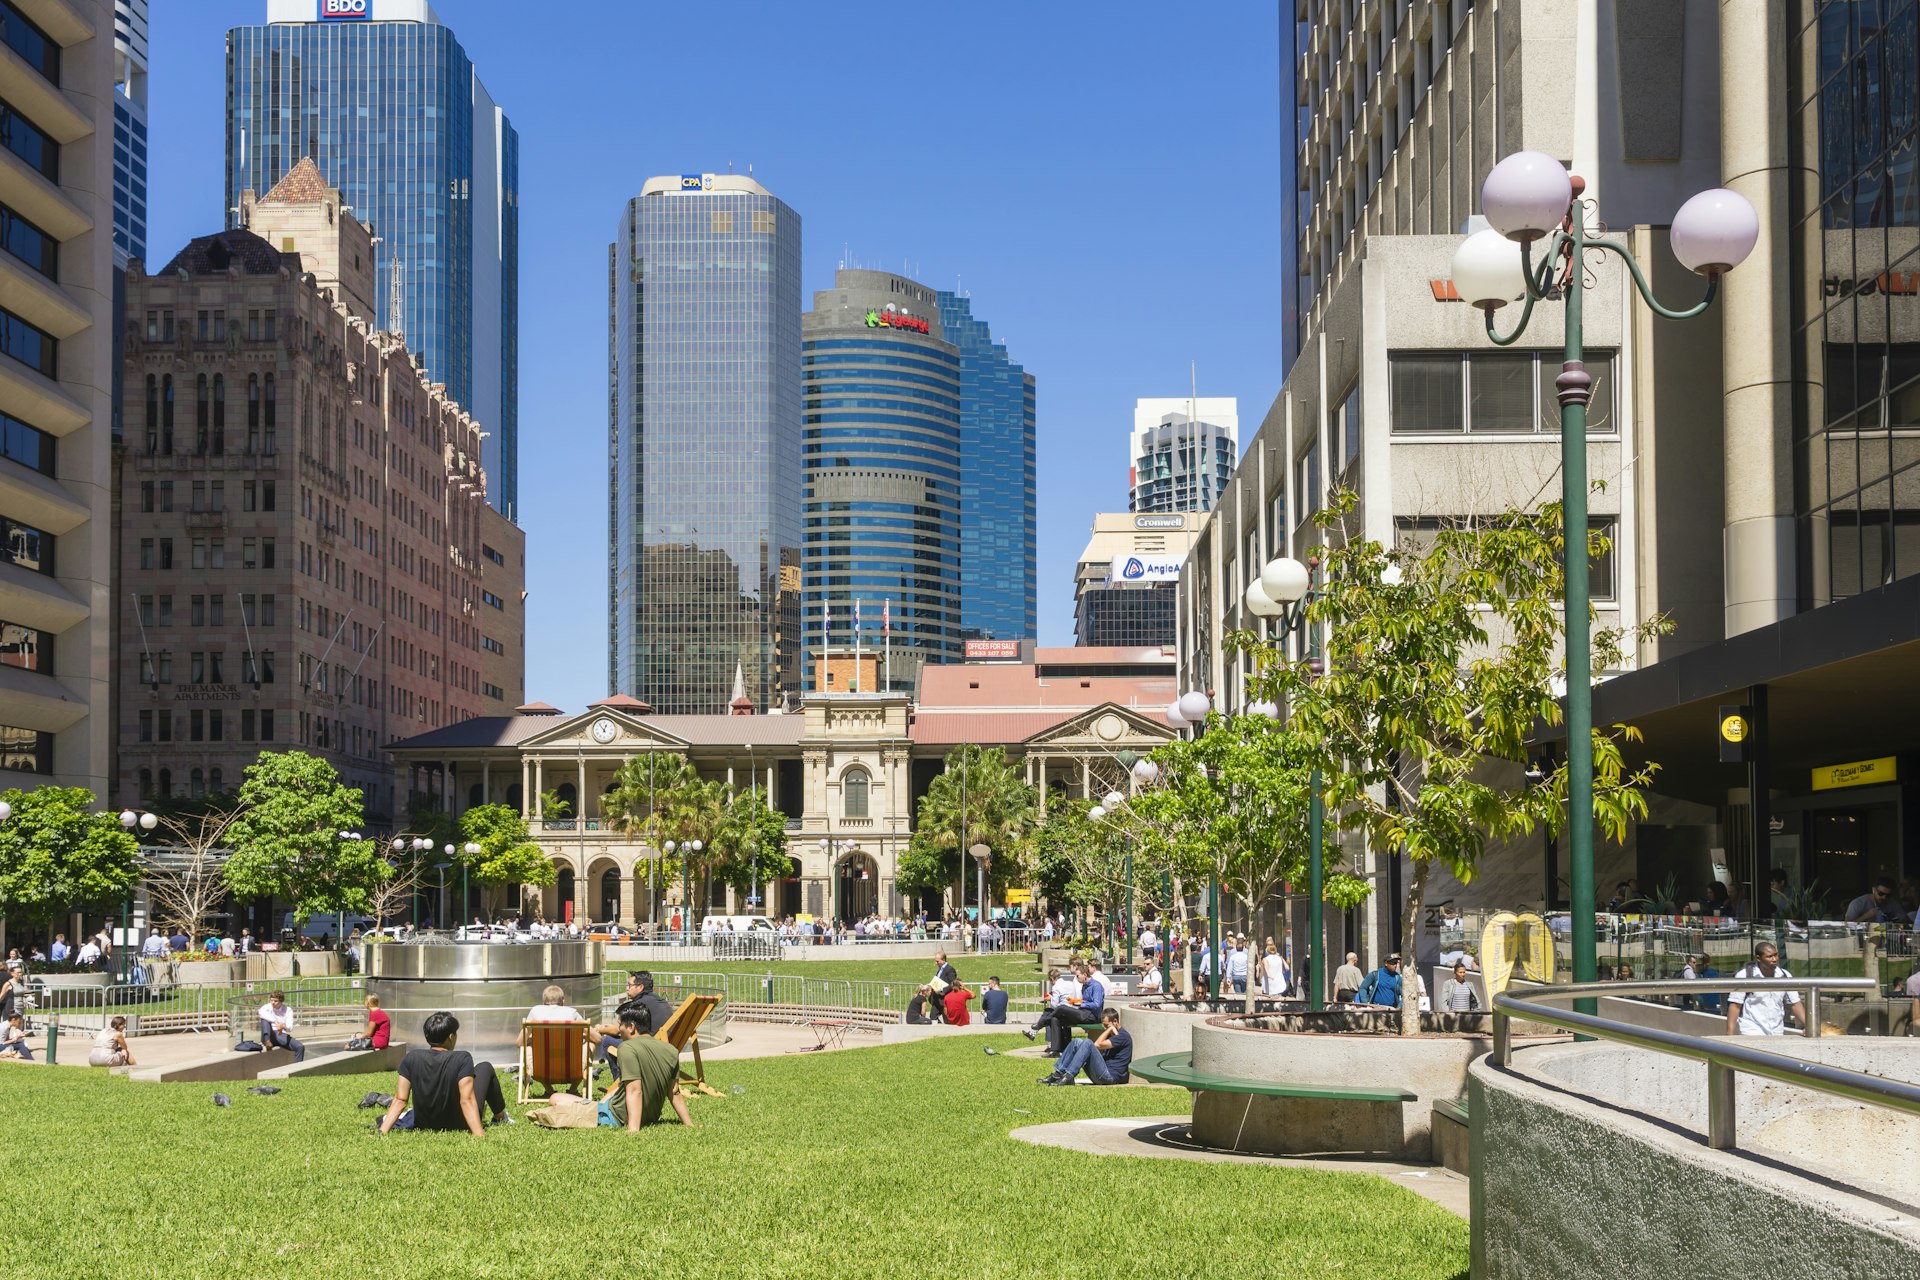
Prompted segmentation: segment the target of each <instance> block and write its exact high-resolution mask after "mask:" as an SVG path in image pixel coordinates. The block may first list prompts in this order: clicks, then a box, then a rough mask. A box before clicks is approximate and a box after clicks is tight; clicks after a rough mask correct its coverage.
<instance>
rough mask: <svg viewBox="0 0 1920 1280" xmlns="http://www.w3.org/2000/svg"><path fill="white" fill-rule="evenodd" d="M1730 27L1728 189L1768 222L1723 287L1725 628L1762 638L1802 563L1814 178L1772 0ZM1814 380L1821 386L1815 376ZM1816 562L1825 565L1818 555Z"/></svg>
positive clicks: (1724, 77)
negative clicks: (1802, 337) (1803, 259)
mask: <svg viewBox="0 0 1920 1280" xmlns="http://www.w3.org/2000/svg"><path fill="white" fill-rule="evenodd" d="M1753 8H1754V9H1755V10H1756V12H1751V13H1744V14H1743V15H1742V17H1741V19H1740V20H1739V21H1734V20H1732V18H1731V17H1730V16H1729V17H1727V18H1726V19H1725V20H1723V21H1722V22H1721V24H1720V157H1721V165H1722V167H1723V170H1724V172H1725V185H1726V186H1727V187H1729V188H1730V189H1732V190H1734V191H1737V192H1739V193H1740V194H1741V195H1743V196H1745V197H1746V198H1747V199H1748V200H1750V201H1752V203H1753V207H1754V210H1755V211H1756V212H1757V213H1758V214H1759V215H1760V239H1759V242H1758V243H1757V244H1756V245H1755V246H1754V250H1753V254H1752V256H1751V257H1749V258H1748V259H1747V261H1746V262H1745V263H1743V264H1742V265H1741V266H1740V268H1739V269H1738V270H1737V271H1733V272H1730V273H1728V275H1727V276H1726V278H1725V279H1724V280H1723V281H1722V282H1721V286H1720V287H1721V294H1720V301H1719V303H1718V305H1717V310H1718V311H1719V313H1720V326H1721V334H1722V353H1723V354H1722V360H1723V368H1724V371H1725V372H1724V382H1723V385H1724V386H1725V388H1726V390H1725V401H1724V405H1725V408H1724V412H1723V414H1722V418H1721V421H1722V425H1723V429H1724V432H1725V441H1724V448H1725V455H1726V480H1725V484H1726V530H1725V535H1724V537H1725V541H1724V546H1723V554H1724V556H1725V560H1724V563H1725V565H1726V592H1727V596H1726V629H1727V634H1728V635H1730V636H1731V635H1738V634H1739V633H1741V632H1743V631H1752V630H1754V629H1755V628H1757V627H1763V626H1766V625H1767V624H1768V623H1771V622H1777V621H1779V620H1780V619H1782V618H1786V617H1791V616H1792V614H1793V612H1794V610H1795V608H1796V607H1797V604H1798V595H1799V588H1798V583H1797V582H1796V569H1795V555H1794V531H1793V509H1794V501H1793V499H1794V484H1793V456H1792V443H1791V442H1792V439H1793V385H1792V376H1793V371H1792V367H1791V363H1790V360H1789V356H1788V350H1789V347H1788V344H1789V341H1790V336H1789V335H1790V334H1791V333H1792V329H1793V322H1794V317H1793V314H1792V301H1791V300H1792V296H1793V289H1792V287H1791V285H1792V281H1791V279H1790V275H1791V269H1790V266H1789V261H1788V250H1789V247H1790V244H1791V240H1792V231H1791V228H1790V226H1789V222H1788V210H1787V189H1788V184H1789V182H1791V181H1796V180H1797V181H1799V182H1800V183H1801V184H1803V187H1804V189H1806V190H1813V189H1814V188H1815V186H1816V175H1814V174H1813V173H1811V172H1807V171H1803V172H1801V173H1798V174H1795V173H1792V172H1790V171H1789V169H1788V167H1787V113H1788V105H1789V104H1788V102H1787V20H1786V13H1785V10H1786V5H1785V3H1784V0H1764V2H1763V3H1761V4H1756V5H1754V6H1753ZM1813 379H1814V381H1821V375H1820V374H1819V373H1818V372H1813ZM1816 559H1823V558H1822V557H1819V556H1816Z"/></svg>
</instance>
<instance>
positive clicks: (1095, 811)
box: [1087, 693, 1207, 822]
mask: <svg viewBox="0 0 1920 1280" xmlns="http://www.w3.org/2000/svg"><path fill="white" fill-rule="evenodd" d="M1187 696H1189V697H1191V696H1193V695H1191V694H1189V695H1187ZM1199 696H1200V697H1202V698H1205V697H1206V696H1207V695H1206V694H1204V693H1203V694H1200V695H1199ZM1179 705H1180V703H1179V702H1175V703H1174V704H1173V707H1177V706H1179ZM1173 707H1169V708H1168V711H1169V713H1171V711H1172V710H1173ZM1201 714H1202V715H1205V714H1206V713H1205V712H1202V713H1201ZM1169 718H1171V716H1169ZM1127 772H1129V773H1131V774H1132V775H1133V780H1134V782H1135V783H1136V784H1137V785H1139V786H1142V787H1150V786H1152V785H1153V784H1154V783H1156V782H1158V781H1160V766H1159V765H1158V764H1156V763H1154V762H1153V761H1152V760H1149V759H1147V758H1146V757H1144V756H1142V757H1141V758H1140V759H1138V760H1135V761H1134V762H1133V767H1132V768H1131V769H1129V770H1128V771H1127ZM1126 802H1127V797H1126V796H1125V794H1123V793H1122V792H1119V791H1109V792H1107V794H1106V798H1105V799H1104V800H1103V801H1102V802H1101V803H1099V804H1097V805H1095V806H1093V808H1091V809H1089V810H1087V816H1088V817H1089V818H1092V819H1093V820H1094V821H1095V822H1098V821H1100V819H1102V818H1104V817H1106V816H1107V815H1108V814H1110V813H1117V812H1118V811H1119V809H1120V806H1121V805H1123V804H1125V803H1126Z"/></svg>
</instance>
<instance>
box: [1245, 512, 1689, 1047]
mask: <svg viewBox="0 0 1920 1280" xmlns="http://www.w3.org/2000/svg"><path fill="white" fill-rule="evenodd" d="M1354 505H1355V500H1354V497H1353V495H1352V494H1350V493H1337V494H1335V495H1334V497H1333V500H1332V501H1331V502H1330V503H1329V505H1328V508H1327V509H1326V510H1324V511H1322V512H1320V513H1319V514H1318V515H1317V516H1316V517H1315V519H1316V521H1317V522H1318V523H1319V524H1320V526H1321V527H1322V528H1323V529H1329V530H1334V529H1337V530H1338V534H1337V536H1334V537H1332V538H1330V539H1329V541H1331V542H1332V543H1333V544H1334V545H1333V546H1332V547H1331V548H1330V549H1327V550H1325V551H1324V552H1323V555H1324V556H1325V561H1324V564H1323V567H1322V574H1321V580H1322V582H1323V583H1324V586H1323V587H1322V588H1321V590H1320V591H1319V592H1318V593H1317V594H1316V596H1315V598H1314V599H1313V600H1312V601H1311V602H1310V603H1309V604H1308V606H1307V619H1308V622H1309V624H1310V625H1311V626H1313V627H1315V628H1317V629H1318V631H1319V634H1320V635H1321V636H1322V637H1324V652H1325V661H1324V664H1322V665H1323V670H1321V671H1317V670H1315V665H1316V664H1314V663H1312V662H1310V661H1304V660H1302V661H1289V660H1288V659H1287V657H1286V655H1284V654H1283V653H1282V652H1281V650H1280V649H1279V648H1278V646H1277V645H1275V644H1273V643H1272V642H1268V641H1263V640H1261V639H1259V638H1258V637H1255V636H1253V635H1251V634H1249V633H1246V632H1240V633H1236V634H1235V635H1234V636H1232V637H1231V638H1230V640H1229V643H1230V644H1231V645H1233V646H1235V647H1237V648H1240V649H1244V650H1247V651H1249V652H1250V653H1251V654H1252V656H1253V658H1254V663H1255V667H1256V675H1255V676H1254V678H1253V679H1252V680H1250V681H1249V685H1250V688H1251V689H1252V691H1253V694H1254V696H1257V697H1263V698H1268V699H1274V700H1283V701H1284V702H1285V703H1286V705H1287V707H1288V725H1289V726H1290V728H1291V729H1292V731H1293V732H1294V734H1295V735H1296V736H1297V738H1298V740H1299V742H1300V743H1301V750H1302V758H1303V760H1304V762H1306V763H1308V764H1312V765H1318V766H1319V768H1320V769H1321V771H1322V773H1323V775H1324V779H1325V784H1326V791H1325V795H1326V804H1327V812H1328V814H1329V815H1330V817H1331V818H1332V819H1333V820H1334V821H1336V822H1337V823H1338V825H1340V826H1341V827H1343V828H1345V829H1348V830H1357V831H1361V832H1364V833H1365V835H1366V838H1367V840H1368V842H1369V843H1370V844H1371V845H1372V847H1374V848H1375V849H1378V850H1381V851H1383V852H1386V853H1389V854H1391V853H1395V852H1398V853H1403V854H1405V855H1406V857H1407V858H1408V859H1409V860H1410V861H1411V862H1412V865H1413V874H1412V876H1411V877H1410V883H1409V885H1408V889H1407V908H1406V911H1405V914H1404V916H1403V925H1402V928H1401V937H1400V953H1401V954H1402V955H1404V956H1406V957H1408V960H1409V962H1410V963H1411V962H1412V960H1413V958H1414V956H1415V927H1416V925H1417V923H1418V921H1419V918H1420V914H1421V908H1422V906H1423V905H1424V903H1425V895H1426V887H1427V882H1428V879H1429V877H1430V875H1431V874H1432V870H1433V866H1434V864H1435V863H1436V862H1437V863H1439V864H1441V865H1442V866H1445V867H1446V868H1447V869H1448V871H1450V872H1451V873H1452V874H1453V875H1454V876H1456V877H1457V878H1458V879H1460V880H1461V881H1463V882H1465V881H1468V880H1471V879H1472V877H1473V875H1474V873H1475V871H1476V870H1477V868H1478V864H1479V861H1480V857H1481V855H1482V853H1483V852H1484V851H1485V849H1486V845H1487V842H1488V840H1489V839H1491V838H1495V837H1504V836H1510V835H1518V834H1524V833H1526V832H1530V831H1532V830H1534V829H1535V828H1536V827H1542V826H1544V827H1546V828H1548V829H1557V828H1558V826H1559V825H1560V823H1561V821H1562V819H1563V806H1564V804H1565V797H1566V765H1565V763H1564V762H1563V763H1562V764H1561V765H1560V766H1559V768H1558V769H1556V770H1555V772H1554V773H1553V774H1552V775H1551V776H1549V777H1548V778H1547V779H1545V781H1544V782H1543V783H1541V784H1538V785H1535V784H1529V783H1528V782H1527V781H1526V780H1525V771H1526V766H1527V762H1528V754H1527V743H1528V740H1529V738H1530V737H1531V736H1532V734H1533V732H1534V729H1535V726H1536V724H1538V723H1540V722H1545V723H1548V724H1556V723H1558V722H1559V720H1560V715H1561V708H1560V704H1559V701H1558V699H1557V697H1556V695H1555V687H1556V683H1557V682H1563V681H1564V680H1565V679H1566V677H1567V673H1566V672H1565V671H1564V670H1562V669H1561V668H1560V666H1559V663H1560V662H1561V644H1560V641H1561V637H1562V634H1563V632H1562V627H1563V623H1562V619H1561V611H1560V594H1561V589H1562V570H1561V555H1562V552H1563V540H1562V538H1561V535H1560V511H1559V507H1558V505H1557V504H1549V505H1547V506H1544V507H1542V508H1541V509H1540V510H1539V511H1537V512H1522V511H1508V512H1505V513H1503V514H1501V515H1498V516H1494V517H1491V518H1488V519H1485V520H1479V521H1474V522H1471V523H1463V524H1461V525H1460V526H1458V527H1454V528H1448V529H1443V530H1442V531H1441V532H1440V533H1439V534H1438V535H1437V536H1436V537H1435V539H1434V541H1433V543H1432V545H1431V546H1430V547H1428V548H1426V549H1425V550H1423V551H1415V550H1412V549H1389V548H1387V547H1384V546H1382V545H1381V544H1380V543H1378V542H1375V541H1372V540H1370V539H1366V538H1361V537H1358V536H1355V534H1354V531H1353V530H1351V529H1348V528H1346V527H1345V525H1346V520H1347V517H1348V516H1350V515H1351V513H1352V511H1353V509H1354ZM1605 546H1606V544H1605V542H1604V540H1603V539H1601V538H1599V537H1597V536H1595V537H1594V538H1592V539H1591V540H1590V542H1589V545H1588V547H1587V548H1586V549H1587V551H1588V553H1589V554H1592V555H1599V554H1601V553H1602V552H1603V551H1604V550H1605ZM1664 626H1665V623H1664V621H1663V620H1656V621H1655V622H1653V623H1651V624H1649V627H1648V629H1652V630H1658V629H1660V628H1662V627H1664ZM1624 638H1625V637H1624V634H1623V633H1621V632H1619V631H1611V630H1601V631H1597V632H1595V633H1594V644H1593V656H1594V670H1593V672H1591V673H1588V672H1582V673H1579V678H1582V679H1591V678H1593V676H1595V675H1597V674H1598V673H1599V672H1600V671H1602V670H1604V669H1605V668H1607V667H1609V666H1612V665H1614V664H1616V663H1618V662H1619V661H1620V659H1621V656H1622V644H1623V640H1624ZM1562 687H1563V686H1562ZM1636 737H1637V734H1635V732H1634V731H1633V730H1632V729H1631V728H1630V727H1628V726H1624V725H1616V726H1613V728H1612V729H1611V730H1606V729H1602V728H1599V727H1596V728H1595V729H1594V732H1593V747H1594V774H1595V777H1594V818H1595V821H1596V823H1597V825H1598V826H1599V827H1600V829H1601V830H1602V831H1603V832H1604V833H1605V834H1606V835H1607V836H1609V837H1610V838H1612V839H1616V840H1618V839H1621V838H1623V837H1624V836H1625V833H1626V831H1627V829H1628V827H1629V826H1630V825H1631V823H1632V822H1633V821H1634V820H1635V819H1636V818H1639V817H1643V816H1645V814H1646V808H1647V802H1646V796H1645V788H1646V787H1647V785H1648V784H1649V783H1650V782H1651V780H1652V776H1653V772H1654V770H1655V769H1656V768H1657V766H1654V765H1646V766H1642V767H1641V768H1639V769H1629V768H1627V766H1626V765H1625V763H1624V762H1623V758H1622V754H1621V744H1622V743H1623V742H1625V741H1631V740H1634V739H1635V738H1636ZM1498 762H1505V763H1506V764H1507V765H1509V766H1511V767H1508V768H1505V769H1501V768H1499V767H1497V763H1498ZM1401 995H1402V999H1401V1031H1402V1033H1403V1034H1409V1035H1411V1034H1413V1033H1414V1032H1415V1031H1416V1030H1417V1029H1418V1026H1419V1019H1418V1011H1417V1002H1416V993H1415V987H1414V984H1413V983H1412V982H1408V983H1406V984H1404V986H1403V988H1402V993H1401Z"/></svg>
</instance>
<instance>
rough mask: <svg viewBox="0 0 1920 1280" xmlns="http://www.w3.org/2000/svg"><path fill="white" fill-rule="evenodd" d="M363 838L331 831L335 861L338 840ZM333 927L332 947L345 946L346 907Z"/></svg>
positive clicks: (351, 832) (344, 832)
mask: <svg viewBox="0 0 1920 1280" xmlns="http://www.w3.org/2000/svg"><path fill="white" fill-rule="evenodd" d="M121 820H122V821H125V820H126V815H124V814H122V815H121ZM365 838H366V837H364V836H362V835H361V834H360V833H359V832H358V831H336V832H334V833H333V855H334V858H335V860H336V861H337V860H338V859H339V856H340V842H341V841H342V840H363V839H365ZM333 929H334V933H333V945H334V947H335V948H336V949H338V948H340V947H344V946H346V944H347V909H346V908H345V907H341V908H340V909H339V910H338V911H336V912H335V913H334V917H333Z"/></svg>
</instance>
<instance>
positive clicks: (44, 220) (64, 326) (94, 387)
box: [0, 0, 118, 798]
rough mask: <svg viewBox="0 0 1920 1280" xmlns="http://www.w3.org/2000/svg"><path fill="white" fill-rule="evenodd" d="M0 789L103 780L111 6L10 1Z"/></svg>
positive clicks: (0, 463) (3, 195) (0, 113)
mask: <svg viewBox="0 0 1920 1280" xmlns="http://www.w3.org/2000/svg"><path fill="white" fill-rule="evenodd" d="M3 16H4V19H5V20H4V21H0V42H3V43H5V45H6V46H7V49H8V53H7V54H6V55H5V56H6V58H7V59H8V61H9V64H10V65H9V69H8V71H7V73H6V74H7V75H8V76H9V77H10V79H9V80H8V86H9V87H8V88H7V90H6V94H5V99H4V101H0V147H4V148H5V149H6V150H7V152H9V153H10V154H9V157H8V161H7V163H6V164H4V165H0V232H4V235H5V247H6V250H7V252H5V253H0V356H4V357H6V358H5V359H0V561H4V562H5V565H6V566H8V567H6V568H5V569H4V570H0V664H3V665H4V667H5V668H6V672H5V679H4V680H0V788H4V787H14V786H20V787H33V786H38V785H41V784H44V783H47V782H57V783H60V784H62V785H68V786H85V787H91V788H92V789H93V790H94V791H95V792H96V793H98V794H99V795H100V796H102V797H103V798H104V797H105V796H106V793H107V782H108V778H109V776H110V774H111V770H112V764H111V753H112V742H113V715H112V709H111V707H110V706H109V705H108V697H107V695H108V679H107V671H106V662H105V655H106V653H107V651H108V647H109V637H110V633H111V627H112V583H111V578H112V560H111V554H110V549H111V542H112V538H111V534H112V499H111V476H112V465H113V462H112V452H111V443H112V442H111V433H112V416H113V415H112V389H113V357H112V351H113V334H114V330H115V329H116V328H118V323H117V321H116V319H115V313H114V310H113V281H114V253H113V236H112V234H111V230H110V229H111V228H112V226H113V174H114V167H113V139H114V120H113V106H114V103H115V101H116V98H115V94H114V92H113V76H114V47H113V41H112V40H111V39H110V38H109V36H110V33H111V32H112V29H113V6H112V5H110V4H108V3H106V0H83V2H81V3H68V4H59V5H38V4H32V5H16V4H7V5H5V6H4V15H3Z"/></svg>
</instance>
